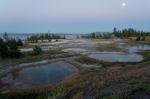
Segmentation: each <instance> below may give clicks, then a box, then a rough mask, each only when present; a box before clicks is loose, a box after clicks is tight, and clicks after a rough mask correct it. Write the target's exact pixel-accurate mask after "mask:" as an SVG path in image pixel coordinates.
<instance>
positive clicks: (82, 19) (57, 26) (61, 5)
mask: <svg viewBox="0 0 150 99" xmlns="http://www.w3.org/2000/svg"><path fill="white" fill-rule="evenodd" d="M114 27H116V28H118V29H122V28H129V27H132V28H135V29H138V30H144V31H150V0H0V32H1V33H2V32H15V33H21V32H22V33H27V32H28V33H29V32H30V33H31V32H47V31H50V32H54V33H89V32H96V31H97V32H107V31H108V32H109V31H112V30H113V28H114Z"/></svg>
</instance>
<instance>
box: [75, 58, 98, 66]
mask: <svg viewBox="0 0 150 99" xmlns="http://www.w3.org/2000/svg"><path fill="white" fill-rule="evenodd" d="M75 61H77V62H80V63H82V64H87V65H89V64H101V62H100V61H98V60H96V59H93V58H89V57H80V58H76V59H75Z"/></svg>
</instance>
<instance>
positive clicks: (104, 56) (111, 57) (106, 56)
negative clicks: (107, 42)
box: [89, 52, 143, 62]
mask: <svg viewBox="0 0 150 99" xmlns="http://www.w3.org/2000/svg"><path fill="white" fill-rule="evenodd" d="M89 57H90V58H94V59H98V60H103V61H106V62H140V61H142V60H143V57H142V56H141V55H138V54H124V53H107V52H106V53H97V54H91V55H89Z"/></svg>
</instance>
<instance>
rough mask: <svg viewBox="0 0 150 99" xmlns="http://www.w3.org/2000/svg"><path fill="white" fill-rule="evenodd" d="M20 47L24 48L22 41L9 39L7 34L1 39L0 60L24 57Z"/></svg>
mask: <svg viewBox="0 0 150 99" xmlns="http://www.w3.org/2000/svg"><path fill="white" fill-rule="evenodd" d="M19 46H23V43H22V41H21V39H19V38H18V39H15V38H9V37H8V35H7V34H6V33H5V34H4V35H3V37H0V58H2V59H4V58H19V57H20V56H21V55H22V54H21V52H20V51H19V50H18V47H19Z"/></svg>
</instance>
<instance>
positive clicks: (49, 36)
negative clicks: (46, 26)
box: [27, 33, 65, 43]
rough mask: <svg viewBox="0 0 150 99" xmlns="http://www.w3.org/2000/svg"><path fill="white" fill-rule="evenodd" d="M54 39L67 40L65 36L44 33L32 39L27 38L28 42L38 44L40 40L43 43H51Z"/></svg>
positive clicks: (35, 35)
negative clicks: (45, 41) (46, 41)
mask: <svg viewBox="0 0 150 99" xmlns="http://www.w3.org/2000/svg"><path fill="white" fill-rule="evenodd" d="M52 39H65V35H64V36H63V37H61V36H58V35H55V34H51V33H42V34H33V35H31V36H30V37H27V41H29V42H34V43H37V42H38V41H39V40H41V42H43V41H44V40H48V41H49V42H50V41H51V40H52Z"/></svg>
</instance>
